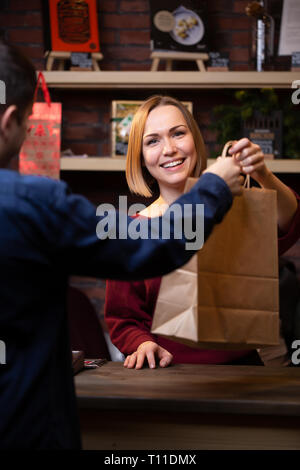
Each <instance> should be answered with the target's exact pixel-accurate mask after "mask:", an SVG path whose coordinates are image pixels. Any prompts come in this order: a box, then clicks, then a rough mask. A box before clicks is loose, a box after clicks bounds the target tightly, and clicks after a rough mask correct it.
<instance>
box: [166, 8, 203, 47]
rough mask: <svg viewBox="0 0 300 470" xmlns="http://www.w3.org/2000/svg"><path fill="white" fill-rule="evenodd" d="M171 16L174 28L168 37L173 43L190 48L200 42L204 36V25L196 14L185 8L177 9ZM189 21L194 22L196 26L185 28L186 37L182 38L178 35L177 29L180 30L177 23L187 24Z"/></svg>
mask: <svg viewBox="0 0 300 470" xmlns="http://www.w3.org/2000/svg"><path fill="white" fill-rule="evenodd" d="M173 16H174V19H175V26H174V28H173V30H172V31H171V32H170V35H171V37H172V38H173V39H174V41H176V42H178V43H179V44H184V45H185V46H192V45H193V44H197V43H198V42H199V41H201V39H202V38H203V35H204V25H203V22H202V20H201V18H200V17H199V16H198V15H197V13H195V12H194V11H192V10H188V9H187V8H185V7H179V8H177V9H176V10H174V11H173ZM189 19H193V20H196V21H197V24H196V25H195V26H192V27H191V28H187V29H186V31H185V32H186V33H187V37H185V38H183V37H181V36H179V35H178V29H180V28H182V27H181V26H179V25H178V23H179V22H180V21H182V20H184V21H186V22H188V20H189Z"/></svg>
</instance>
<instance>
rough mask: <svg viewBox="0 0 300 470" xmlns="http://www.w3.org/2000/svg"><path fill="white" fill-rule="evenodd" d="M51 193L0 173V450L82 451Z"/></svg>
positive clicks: (45, 183) (43, 182)
mask: <svg viewBox="0 0 300 470" xmlns="http://www.w3.org/2000/svg"><path fill="white" fill-rule="evenodd" d="M56 188H57V184H56V183H54V182H53V181H51V180H47V179H45V178H41V179H38V178H31V177H25V178H24V177H20V176H19V175H18V174H17V173H14V172H11V171H5V170H1V171H0V226H1V232H0V260H1V271H0V299H1V315H0V339H1V340H2V341H4V343H5V345H6V364H5V365H0V389H1V419H0V436H1V446H2V447H4V448H5V447H7V446H9V447H10V448H14V447H16V448H20V446H24V448H32V447H38V448H44V447H45V448H57V447H58V448H59V447H64V448H66V447H67V448H68V447H69V448H74V447H75V448H76V447H80V437H79V433H78V425H77V424H78V423H77V417H76V407H75V403H74V400H73V399H71V398H72V397H74V393H73V380H72V373H71V358H70V348H69V342H68V331H67V319H66V311H65V308H64V307H65V304H66V299H65V295H66V286H67V273H66V269H65V267H64V266H61V269H59V266H60V260H59V259H58V254H57V253H55V252H54V251H53V246H54V242H55V239H56V238H57V233H56V232H55V231H54V226H55V211H53V213H51V215H50V214H49V211H51V201H53V198H55V195H56V194H58V191H57V190H56ZM43 216H44V217H43ZM51 220H53V226H52V227H51V226H49V222H50V223H51ZM57 222H58V221H57ZM45 224H46V226H45ZM43 225H44V226H43ZM61 230H63V227H61ZM14 423H18V424H16V426H15V427H13V424H14ZM24 430H26V431H27V432H24Z"/></svg>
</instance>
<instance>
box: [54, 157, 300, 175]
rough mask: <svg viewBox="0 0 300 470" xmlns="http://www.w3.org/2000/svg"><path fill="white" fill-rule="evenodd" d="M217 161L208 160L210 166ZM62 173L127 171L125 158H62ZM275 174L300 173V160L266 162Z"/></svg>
mask: <svg viewBox="0 0 300 470" xmlns="http://www.w3.org/2000/svg"><path fill="white" fill-rule="evenodd" d="M214 161H215V160H214V159H208V162H207V163H208V166H209V165H211V164H212V163H213V162H214ZM60 162H61V163H60V168H61V171H66V170H69V171H125V158H112V157H88V158H84V157H62V158H61V160H60ZM266 163H267V166H268V167H269V168H270V170H272V171H273V172H274V173H300V160H292V159H282V160H281V159H275V160H266Z"/></svg>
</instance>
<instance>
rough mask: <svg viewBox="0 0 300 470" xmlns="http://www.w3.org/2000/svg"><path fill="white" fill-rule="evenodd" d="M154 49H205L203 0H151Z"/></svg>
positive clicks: (202, 50)
mask: <svg viewBox="0 0 300 470" xmlns="http://www.w3.org/2000/svg"><path fill="white" fill-rule="evenodd" d="M150 9H151V49H152V50H154V51H157V50H160V51H162V50H163V51H186V52H206V51H207V44H206V25H205V2H204V1H203V0H182V1H181V0H179V1H178V0H175V1H174V0H150Z"/></svg>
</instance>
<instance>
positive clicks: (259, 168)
mask: <svg viewBox="0 0 300 470" xmlns="http://www.w3.org/2000/svg"><path fill="white" fill-rule="evenodd" d="M228 153H229V154H230V155H233V154H236V157H235V158H236V161H237V162H238V163H239V164H240V165H241V171H242V172H243V173H244V174H245V175H250V176H251V178H253V179H255V180H256V181H257V182H258V183H260V182H262V181H263V180H264V179H265V178H266V177H267V176H268V173H269V170H268V168H267V166H266V164H265V156H264V153H263V151H262V149H261V148H260V146H259V145H257V144H254V143H253V142H251V140H249V139H247V138H246V137H244V138H243V139H240V140H238V141H236V142H235V143H234V145H233V146H232V147H230V149H229V151H228Z"/></svg>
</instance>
